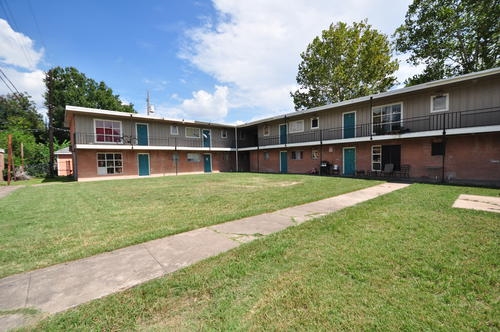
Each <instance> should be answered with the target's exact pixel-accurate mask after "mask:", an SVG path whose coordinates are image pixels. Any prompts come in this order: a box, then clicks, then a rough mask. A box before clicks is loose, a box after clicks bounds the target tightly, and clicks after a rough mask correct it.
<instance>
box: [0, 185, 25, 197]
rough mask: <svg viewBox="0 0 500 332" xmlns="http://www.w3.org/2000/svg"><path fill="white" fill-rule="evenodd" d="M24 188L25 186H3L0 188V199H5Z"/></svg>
mask: <svg viewBox="0 0 500 332" xmlns="http://www.w3.org/2000/svg"><path fill="white" fill-rule="evenodd" d="M23 187H24V186H1V187H0V198H4V197H5V196H7V195H8V194H10V193H11V192H13V191H15V190H17V189H19V188H23Z"/></svg>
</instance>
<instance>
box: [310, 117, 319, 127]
mask: <svg viewBox="0 0 500 332" xmlns="http://www.w3.org/2000/svg"><path fill="white" fill-rule="evenodd" d="M318 128H319V118H318V117H315V118H311V129H318Z"/></svg>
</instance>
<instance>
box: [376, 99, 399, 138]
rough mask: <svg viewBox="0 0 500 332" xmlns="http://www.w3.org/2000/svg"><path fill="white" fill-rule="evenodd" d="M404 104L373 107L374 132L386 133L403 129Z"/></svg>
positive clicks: (377, 133)
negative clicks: (402, 109)
mask: <svg viewBox="0 0 500 332" xmlns="http://www.w3.org/2000/svg"><path fill="white" fill-rule="evenodd" d="M401 108H402V105H401V104H400V103H399V104H393V105H385V106H378V107H374V108H373V111H372V112H373V133H374V134H375V135H385V134H390V133H392V132H397V131H399V130H401V114H402V112H401Z"/></svg>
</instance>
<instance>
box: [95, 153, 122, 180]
mask: <svg viewBox="0 0 500 332" xmlns="http://www.w3.org/2000/svg"><path fill="white" fill-rule="evenodd" d="M121 173H123V159H122V154H121V153H98V154H97V175H108V174H121Z"/></svg>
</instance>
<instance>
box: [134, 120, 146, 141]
mask: <svg viewBox="0 0 500 332" xmlns="http://www.w3.org/2000/svg"><path fill="white" fill-rule="evenodd" d="M139 125H142V126H146V140H147V143H146V144H145V145H144V144H139V130H138V126H139ZM135 137H137V144H136V145H142V146H148V145H149V124H147V123H141V122H138V123H136V124H135Z"/></svg>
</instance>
